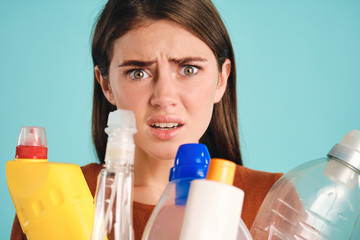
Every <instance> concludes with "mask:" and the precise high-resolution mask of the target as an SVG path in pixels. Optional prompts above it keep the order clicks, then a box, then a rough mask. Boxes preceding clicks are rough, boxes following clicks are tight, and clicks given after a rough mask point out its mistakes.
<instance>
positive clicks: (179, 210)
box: [142, 143, 210, 240]
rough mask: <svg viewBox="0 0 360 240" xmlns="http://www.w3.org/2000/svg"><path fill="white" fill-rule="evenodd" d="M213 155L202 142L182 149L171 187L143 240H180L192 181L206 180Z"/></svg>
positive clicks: (158, 206)
mask: <svg viewBox="0 0 360 240" xmlns="http://www.w3.org/2000/svg"><path fill="white" fill-rule="evenodd" d="M209 161H210V154H209V151H208V149H207V147H206V146H205V145H203V144H200V143H189V144H183V145H181V146H180V147H179V149H178V151H177V154H176V158H175V162H174V167H172V168H171V170H170V176H169V184H168V185H167V187H166V189H165V191H164V193H163V195H162V196H161V198H160V200H159V202H158V204H157V205H156V207H155V209H154V211H153V212H152V214H151V216H150V218H149V221H148V223H147V224H146V227H145V230H144V233H143V236H142V240H159V239H166V240H178V239H179V237H180V231H181V226H182V222H183V218H184V214H185V206H186V201H187V197H188V192H189V187H190V183H191V181H193V180H194V179H203V178H205V177H206V173H207V169H208V164H209Z"/></svg>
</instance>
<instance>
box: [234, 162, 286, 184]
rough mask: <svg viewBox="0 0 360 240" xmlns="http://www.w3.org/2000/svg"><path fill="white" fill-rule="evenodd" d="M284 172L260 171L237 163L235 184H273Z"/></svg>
mask: <svg viewBox="0 0 360 240" xmlns="http://www.w3.org/2000/svg"><path fill="white" fill-rule="evenodd" d="M282 175H283V173H272V172H264V171H258V170H254V169H250V168H247V167H244V166H240V165H237V166H236V172H235V178H234V185H235V186H238V187H240V188H241V187H245V185H246V186H249V184H251V185H252V186H253V187H254V186H258V185H261V186H264V187H265V186H272V185H273V184H274V183H275V182H276V181H277V180H278V179H279V178H280V177H281V176H282Z"/></svg>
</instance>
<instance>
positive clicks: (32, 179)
mask: <svg viewBox="0 0 360 240" xmlns="http://www.w3.org/2000/svg"><path fill="white" fill-rule="evenodd" d="M6 179H7V183H8V187H9V192H10V195H11V198H12V200H13V203H14V206H15V210H16V214H17V216H18V218H19V222H20V226H21V228H22V231H23V232H24V233H25V234H26V237H27V239H29V240H48V239H54V240H62V239H79V240H80V239H82V240H88V239H89V238H90V236H91V229H92V228H91V227H92V222H93V217H94V204H93V197H92V195H91V193H90V190H89V187H88V185H87V183H86V181H85V178H84V176H83V174H82V171H81V169H80V167H79V166H78V165H76V164H70V163H57V162H49V161H48V159H47V141H46V134H45V129H44V128H43V127H31V126H26V127H23V128H22V129H21V132H20V135H19V139H18V144H17V147H16V155H15V159H14V160H13V161H8V162H7V163H6Z"/></svg>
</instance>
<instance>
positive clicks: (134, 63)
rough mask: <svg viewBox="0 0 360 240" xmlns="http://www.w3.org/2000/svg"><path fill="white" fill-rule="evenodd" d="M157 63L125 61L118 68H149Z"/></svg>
mask: <svg viewBox="0 0 360 240" xmlns="http://www.w3.org/2000/svg"><path fill="white" fill-rule="evenodd" d="M154 63H155V61H139V60H125V61H124V62H122V63H121V64H119V65H118V67H128V66H136V67H148V66H150V65H152V64H154Z"/></svg>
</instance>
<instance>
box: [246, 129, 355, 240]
mask: <svg viewBox="0 0 360 240" xmlns="http://www.w3.org/2000/svg"><path fill="white" fill-rule="evenodd" d="M359 174H360V131H358V130H352V131H350V132H349V133H347V134H346V135H345V136H344V138H343V139H342V141H341V142H340V143H338V144H336V145H335V146H334V147H333V148H332V149H331V151H330V152H329V153H328V155H327V157H326V158H322V159H318V160H314V161H310V162H307V163H305V164H303V165H300V166H298V167H296V168H295V169H293V170H291V171H290V172H288V173H287V174H285V175H284V176H283V177H282V178H280V179H279V180H278V181H277V182H276V183H275V184H274V186H273V187H272V188H271V189H270V191H269V193H268V195H267V196H266V198H265V200H264V202H263V204H262V206H261V208H260V210H259V212H258V214H257V216H256V218H255V221H254V223H253V226H252V228H251V231H250V232H251V234H252V235H253V237H254V239H311V240H314V239H329V240H339V239H360V177H359Z"/></svg>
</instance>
